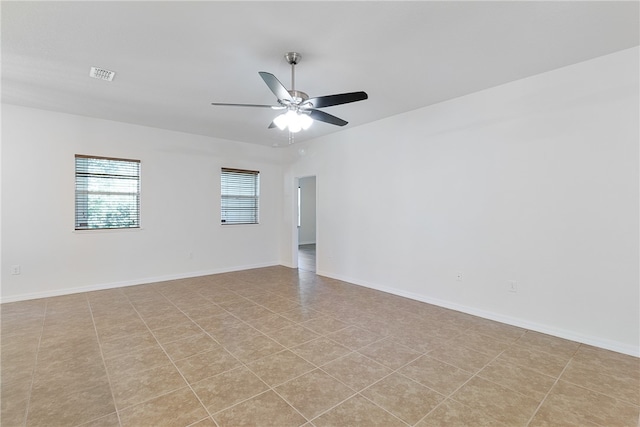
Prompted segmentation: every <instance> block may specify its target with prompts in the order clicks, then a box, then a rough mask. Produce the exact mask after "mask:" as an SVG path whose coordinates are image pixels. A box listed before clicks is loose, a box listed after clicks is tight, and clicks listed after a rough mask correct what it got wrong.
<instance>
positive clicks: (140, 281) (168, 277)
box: [0, 262, 280, 304]
mask: <svg viewBox="0 0 640 427" xmlns="http://www.w3.org/2000/svg"><path fill="white" fill-rule="evenodd" d="M276 265H280V263H279V262H271V263H263V264H254V265H242V266H237V267H228V268H218V269H212V270H200V271H191V272H186V273H177V274H169V275H165V276H154V277H142V278H138V279H132V280H124V281H121V282H111V283H98V284H95V285H88V286H80V287H76V288H65V289H54V290H51V291H43V292H31V293H26V294H20V295H14V296H10V297H4V296H2V297H0V304H4V303H9V302H18V301H26V300H32V299H39V298H49V297H58V296H62V295H71V294H77V293H82V292H92V291H102V290H105V289H114V288H123V287H125V286H136V285H145V284H148V283H156V282H166V281H169V280H178V279H188V278H190V277H200V276H209V275H211V274H220V273H231V272H233V271H241V270H251V269H253V268H262V267H273V266H276Z"/></svg>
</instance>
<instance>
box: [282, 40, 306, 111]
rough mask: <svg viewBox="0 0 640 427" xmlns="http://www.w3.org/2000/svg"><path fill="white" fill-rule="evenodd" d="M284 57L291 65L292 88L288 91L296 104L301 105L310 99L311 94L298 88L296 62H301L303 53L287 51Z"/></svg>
mask: <svg viewBox="0 0 640 427" xmlns="http://www.w3.org/2000/svg"><path fill="white" fill-rule="evenodd" d="M284 58H285V59H286V60H287V63H289V65H291V89H290V90H288V92H289V94H290V95H291V97H292V98H293V99H294V101H295V104H296V105H300V104H302V103H303V102H305V101H306V100H308V99H309V95H307V94H306V93H304V92H302V91H299V90H296V64H297V63H298V62H300V60H301V59H302V55H300V54H299V53H298V52H287V53H286V54H285V55H284Z"/></svg>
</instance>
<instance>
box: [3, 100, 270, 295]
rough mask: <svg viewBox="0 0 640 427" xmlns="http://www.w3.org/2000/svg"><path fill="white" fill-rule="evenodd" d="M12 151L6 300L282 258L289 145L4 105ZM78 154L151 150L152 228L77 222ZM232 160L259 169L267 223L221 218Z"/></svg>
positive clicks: (144, 186) (146, 176)
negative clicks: (90, 226) (85, 226)
mask: <svg viewBox="0 0 640 427" xmlns="http://www.w3.org/2000/svg"><path fill="white" fill-rule="evenodd" d="M2 154H3V155H2V269H1V278H2V288H1V291H2V301H3V302H7V301H13V300H19V299H28V298H35V297H43V296H50V295H59V294H64V293H71V292H78V291H84V290H91V289H98V288H104V287H113V286H122V285H129V284H138V283H148V282H153V281H159V280H166V279H172V278H178V277H187V276H198V275H202V274H208V273H216V272H222V271H231V270H238V269H245V268H252V267H259V266H266V265H277V264H279V263H280V236H281V233H280V228H279V227H280V224H281V220H280V217H281V211H282V164H281V158H282V153H281V151H280V150H273V149H272V148H270V147H262V146H259V145H256V144H241V143H237V142H230V141H223V140H216V139H212V138H207V137H202V136H197V135H190V134H184V133H179V132H170V131H164V130H160V129H153V128H148V127H143V126H135V125H130V124H125V123H118V122H113V121H107V120H97V119H92V118H88V117H80V116H74V115H69V114H62V113H54V112H49V111H43V110H36V109H31V108H24V107H19V106H13V105H3V106H2ZM75 154H87V155H96V156H108V157H118V158H130V159H139V160H141V229H139V230H120V231H118V230H108V231H74V197H75V196H74V172H75V169H74V168H75V166H74V155H75ZM221 167H233V168H244V169H250V170H259V171H260V183H261V194H260V224H259V225H226V226H223V225H221V224H220V168H221ZM14 265H19V266H20V271H21V273H20V274H19V275H12V274H11V267H12V266H14Z"/></svg>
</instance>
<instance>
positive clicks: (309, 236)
mask: <svg viewBox="0 0 640 427" xmlns="http://www.w3.org/2000/svg"><path fill="white" fill-rule="evenodd" d="M298 268H299V269H300V270H307V271H314V272H315V271H316V177H315V176H307V177H303V178H299V179H298Z"/></svg>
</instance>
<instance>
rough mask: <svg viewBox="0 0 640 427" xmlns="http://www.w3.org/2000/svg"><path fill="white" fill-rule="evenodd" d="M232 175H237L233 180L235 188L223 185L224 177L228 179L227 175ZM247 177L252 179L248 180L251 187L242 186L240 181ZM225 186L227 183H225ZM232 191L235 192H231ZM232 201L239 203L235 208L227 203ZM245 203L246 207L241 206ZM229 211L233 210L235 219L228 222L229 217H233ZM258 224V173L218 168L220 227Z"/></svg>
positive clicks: (232, 213) (247, 170)
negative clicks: (246, 203)
mask: <svg viewBox="0 0 640 427" xmlns="http://www.w3.org/2000/svg"><path fill="white" fill-rule="evenodd" d="M232 174H235V175H238V176H237V177H236V180H235V184H236V187H237V188H232V187H231V186H229V185H225V175H227V178H229V175H232ZM248 177H252V178H249V180H250V181H251V184H252V185H251V186H248V185H246V186H243V185H244V184H246V183H243V182H242V180H243V179H246V178H248ZM227 184H229V183H228V182H227ZM233 190H236V191H235V192H233ZM247 193H252V194H247ZM234 200H235V201H236V202H239V203H237V204H236V206H235V207H234V206H229V202H230V201H231V202H233V201H234ZM241 200H242V201H243V202H241ZM251 201H253V203H251ZM245 202H249V203H248V205H245V206H242V205H243V204H245ZM251 204H253V206H251ZM230 210H232V211H233V210H235V216H236V218H235V219H231V220H230V218H229V216H230V215H231V216H234V212H231V213H230V212H229V211H230ZM258 224H260V171H256V170H249V169H238V168H228V167H222V168H220V225H258Z"/></svg>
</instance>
